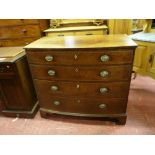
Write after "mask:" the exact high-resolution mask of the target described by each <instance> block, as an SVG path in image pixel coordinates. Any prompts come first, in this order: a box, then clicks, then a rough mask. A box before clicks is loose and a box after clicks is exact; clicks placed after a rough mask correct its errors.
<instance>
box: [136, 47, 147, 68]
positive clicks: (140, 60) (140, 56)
mask: <svg viewBox="0 0 155 155" xmlns="http://www.w3.org/2000/svg"><path fill="white" fill-rule="evenodd" d="M146 49H147V47H145V46H138V47H137V49H136V51H135V56H134V67H135V68H136V69H139V68H142V67H143V66H144V62H145V50H146Z"/></svg>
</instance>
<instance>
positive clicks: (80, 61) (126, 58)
mask: <svg viewBox="0 0 155 155" xmlns="http://www.w3.org/2000/svg"><path fill="white" fill-rule="evenodd" d="M27 57H28V61H29V63H33V64H47V65H102V64H131V63H132V61H133V51H132V50H113V51H106V50H105V51H104V50H95V52H93V51H92V52H91V51H84V50H80V51H64V52H56V51H28V52H27Z"/></svg>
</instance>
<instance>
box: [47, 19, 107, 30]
mask: <svg viewBox="0 0 155 155" xmlns="http://www.w3.org/2000/svg"><path fill="white" fill-rule="evenodd" d="M99 25H107V20H103V19H50V27H51V28H58V27H74V26H75V27H78V26H99Z"/></svg>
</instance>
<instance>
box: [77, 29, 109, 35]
mask: <svg viewBox="0 0 155 155" xmlns="http://www.w3.org/2000/svg"><path fill="white" fill-rule="evenodd" d="M103 34H106V32H104V30H87V31H77V32H75V35H103Z"/></svg>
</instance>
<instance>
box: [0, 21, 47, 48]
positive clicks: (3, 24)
mask: <svg viewBox="0 0 155 155" xmlns="http://www.w3.org/2000/svg"><path fill="white" fill-rule="evenodd" d="M48 27H49V20H45V19H0V47H8V46H24V45H27V44H29V43H30V42H32V41H34V40H37V39H39V38H40V37H41V36H43V30H45V29H47V28H48Z"/></svg>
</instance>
